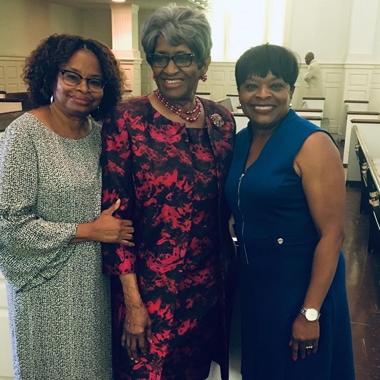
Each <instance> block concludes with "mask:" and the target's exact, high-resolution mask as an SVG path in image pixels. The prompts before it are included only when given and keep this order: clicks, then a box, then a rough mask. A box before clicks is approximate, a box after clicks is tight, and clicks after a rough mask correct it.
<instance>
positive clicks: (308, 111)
mask: <svg viewBox="0 0 380 380" xmlns="http://www.w3.org/2000/svg"><path fill="white" fill-rule="evenodd" d="M293 110H294V112H295V113H296V114H297V115H298V116H301V117H304V118H305V119H307V118H308V117H310V116H317V117H320V118H322V117H323V110H322V109H319V108H294V109H293Z"/></svg>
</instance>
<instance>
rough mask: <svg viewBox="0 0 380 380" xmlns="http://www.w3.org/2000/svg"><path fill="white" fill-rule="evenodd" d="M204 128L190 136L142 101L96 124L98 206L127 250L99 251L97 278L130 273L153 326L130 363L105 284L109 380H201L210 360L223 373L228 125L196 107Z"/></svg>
mask: <svg viewBox="0 0 380 380" xmlns="http://www.w3.org/2000/svg"><path fill="white" fill-rule="evenodd" d="M202 103H203V106H204V109H205V113H206V128H205V129H189V128H186V127H185V125H184V124H181V123H175V122H172V121H170V120H168V119H166V118H165V117H163V116H162V115H161V114H160V113H158V112H157V111H156V110H154V109H153V108H152V106H151V104H150V102H149V100H148V98H147V97H140V98H136V99H133V100H130V101H128V102H127V103H124V104H122V105H121V106H120V107H119V110H118V113H117V116H116V121H115V122H113V123H111V122H107V123H105V125H104V126H103V154H102V164H103V208H107V207H109V206H110V205H111V204H112V203H113V202H114V201H115V200H116V199H118V198H120V199H121V207H120V209H119V210H118V211H117V213H116V215H117V216H118V217H121V218H128V219H132V220H133V221H134V226H135V243H136V246H135V247H133V248H130V247H126V246H121V245H116V244H104V245H103V253H104V270H105V272H107V273H110V274H114V275H119V274H124V273H136V275H137V278H138V282H139V289H140V293H141V296H142V298H143V300H144V303H145V305H146V307H147V310H148V313H149V315H150V318H151V320H152V334H153V336H152V342H151V344H150V350H149V353H148V355H146V356H142V357H141V359H140V360H139V362H138V363H136V364H132V363H130V362H129V359H128V355H127V354H126V352H124V350H123V348H122V347H121V346H120V336H121V329H122V323H123V320H124V315H125V314H124V313H125V310H124V302H123V295H122V291H121V286H120V281H119V279H118V277H117V276H116V277H113V281H112V283H113V289H112V301H113V334H114V342H113V355H114V376H115V379H118V380H119V379H155V380H164V379H165V380H166V379H190V380H200V379H204V378H206V377H207V374H208V370H209V364H210V361H211V360H217V361H218V362H220V363H221V365H222V372H223V378H224V379H226V378H227V376H228V375H227V373H228V360H227V359H228V356H227V355H228V344H227V326H226V315H227V314H226V289H225V286H226V281H227V278H228V273H226V268H228V263H229V261H230V260H231V257H230V256H229V255H230V251H229V250H228V249H227V248H228V247H230V241H225V240H226V238H228V229H227V212H226V210H225V207H224V200H223V186H224V181H225V178H226V175H227V171H228V167H229V164H230V160H231V155H232V147H233V140H234V135H235V125H234V121H233V119H232V116H231V114H230V113H229V112H228V111H227V110H226V109H224V108H223V107H221V106H219V105H217V104H215V103H214V102H211V101H209V100H205V99H202Z"/></svg>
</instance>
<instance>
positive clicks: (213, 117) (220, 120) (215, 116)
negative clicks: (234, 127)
mask: <svg viewBox="0 0 380 380" xmlns="http://www.w3.org/2000/svg"><path fill="white" fill-rule="evenodd" d="M210 119H211V121H212V123H213V124H214V125H215V126H217V127H219V128H220V127H223V125H224V120H223V118H222V117H221V116H220V115H219V114H218V113H213V114H212V115H211V116H210Z"/></svg>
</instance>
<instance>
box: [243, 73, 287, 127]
mask: <svg viewBox="0 0 380 380" xmlns="http://www.w3.org/2000/svg"><path fill="white" fill-rule="evenodd" d="M292 95H293V89H291V87H290V85H289V84H288V83H286V82H285V81H284V80H283V79H281V78H278V77H275V76H274V75H273V74H272V73H271V72H269V73H268V75H267V76H266V77H265V78H262V77H259V76H254V75H253V76H251V77H249V78H248V79H246V81H245V82H244V83H242V84H241V86H240V88H239V98H240V104H241V106H242V109H243V112H244V114H245V115H246V116H247V117H248V118H249V119H250V120H251V121H252V122H254V123H255V124H257V125H258V126H259V127H262V128H271V127H273V126H274V125H276V124H277V123H278V122H279V121H280V120H281V119H282V118H283V117H284V116H285V115H286V114H287V112H288V109H289V105H290V100H291V97H292Z"/></svg>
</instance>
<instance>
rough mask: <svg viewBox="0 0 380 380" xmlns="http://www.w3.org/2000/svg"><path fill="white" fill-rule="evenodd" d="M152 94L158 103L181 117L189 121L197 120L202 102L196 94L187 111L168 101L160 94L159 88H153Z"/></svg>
mask: <svg viewBox="0 0 380 380" xmlns="http://www.w3.org/2000/svg"><path fill="white" fill-rule="evenodd" d="M154 94H155V95H156V97H157V99H158V100H159V101H160V103H161V104H163V105H164V106H165V107H166V108H167V109H169V110H170V111H172V112H173V113H175V114H176V115H177V116H179V117H180V118H181V119H183V120H186V121H188V122H190V123H192V122H194V121H196V120H198V118H199V116H200V115H201V113H202V104H201V101H200V100H199V98H198V97H197V96H196V97H195V106H194V108H193V109H191V110H189V111H185V110H183V109H182V108H181V107H178V106H176V105H174V104H171V103H169V101H168V100H167V99H166V98H165V97H164V95H162V94H161V92H160V90H158V89H157V90H154Z"/></svg>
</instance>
